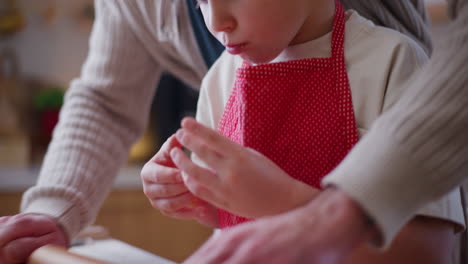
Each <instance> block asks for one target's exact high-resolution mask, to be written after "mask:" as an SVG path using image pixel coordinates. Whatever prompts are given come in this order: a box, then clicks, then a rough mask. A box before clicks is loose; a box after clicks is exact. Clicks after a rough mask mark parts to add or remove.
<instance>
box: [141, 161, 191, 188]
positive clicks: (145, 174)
mask: <svg viewBox="0 0 468 264" xmlns="http://www.w3.org/2000/svg"><path fill="white" fill-rule="evenodd" d="M140 176H141V179H142V180H143V182H144V183H159V184H169V183H173V184H174V183H183V182H184V181H183V179H182V175H181V174H180V170H179V169H176V168H172V167H166V166H161V165H159V164H156V163H151V162H149V163H146V164H145V166H143V168H142V169H141V173H140Z"/></svg>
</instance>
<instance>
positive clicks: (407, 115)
mask: <svg viewBox="0 0 468 264" xmlns="http://www.w3.org/2000/svg"><path fill="white" fill-rule="evenodd" d="M366 2H369V1H366ZM376 2H377V1H376ZM450 8H451V13H452V15H453V17H454V21H453V22H452V23H451V25H450V26H449V27H448V28H447V30H446V34H445V39H444V40H443V41H442V43H441V45H440V46H438V47H435V50H434V54H433V56H432V58H431V60H430V62H429V63H428V64H427V65H426V66H425V67H423V69H422V70H421V71H420V72H419V73H418V74H417V75H416V76H414V78H413V79H412V80H411V81H410V82H409V83H408V84H407V85H409V86H410V87H409V88H408V89H407V92H406V94H404V95H403V97H402V99H401V100H400V101H399V102H398V103H397V104H395V105H394V107H393V108H392V109H391V110H389V111H388V112H387V113H385V114H384V115H382V116H381V118H379V119H378V121H376V123H374V127H373V128H372V129H371V130H370V131H369V133H368V134H367V135H366V136H365V137H364V138H363V139H362V140H361V141H360V142H359V143H358V145H357V146H356V147H355V148H354V149H353V150H352V152H351V153H350V155H348V157H347V158H346V159H345V160H344V161H343V162H342V164H340V166H338V167H337V168H336V169H335V170H334V171H333V172H332V173H331V174H330V175H329V176H328V178H326V179H325V181H324V184H334V185H337V186H339V187H340V188H341V189H343V190H345V191H346V192H347V193H348V194H349V195H351V196H352V197H353V198H354V199H355V200H357V201H358V202H359V203H360V204H361V206H362V207H363V208H364V209H365V210H366V211H367V212H368V213H369V214H370V215H371V216H372V217H373V218H374V220H375V221H376V224H377V225H378V227H379V228H380V230H381V231H382V234H383V238H384V241H383V242H384V244H388V243H389V242H391V240H392V238H393V237H394V236H395V234H396V233H397V232H398V230H399V229H400V228H401V226H402V225H404V224H405V222H406V221H407V220H408V219H410V217H412V216H413V214H414V213H415V212H416V211H417V210H418V209H419V208H421V207H422V206H423V205H424V204H426V203H427V202H429V201H433V200H435V199H437V198H439V197H441V196H442V195H443V194H445V193H447V192H448V191H449V190H451V189H453V188H454V187H456V186H457V185H459V184H461V183H462V182H463V180H464V179H467V178H468V107H467V106H468V66H467V64H466V63H467V61H468V45H467V42H468V27H467V24H468V1H467V0H458V1H457V0H453V1H450ZM356 164H359V166H356Z"/></svg>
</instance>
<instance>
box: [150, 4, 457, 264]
mask: <svg viewBox="0 0 468 264" xmlns="http://www.w3.org/2000/svg"><path fill="white" fill-rule="evenodd" d="M200 7H201V9H202V12H203V14H204V17H205V22H206V23H207V26H208V28H209V29H210V31H211V32H212V34H213V35H214V36H215V37H217V38H218V40H220V41H221V42H222V43H223V44H224V45H225V46H226V49H227V52H225V53H224V54H223V55H222V56H221V58H220V59H219V60H218V61H217V62H216V63H215V65H214V66H213V67H212V69H211V70H210V72H209V73H208V75H207V76H206V77H205V79H204V82H203V84H202V90H201V94H200V99H199V105H198V110H197V119H198V120H199V121H200V122H202V123H204V124H206V125H208V126H209V127H211V128H217V129H218V131H219V132H220V133H221V134H223V135H224V136H226V137H228V138H230V139H231V140H232V141H234V142H236V143H238V144H240V145H242V146H246V147H249V148H252V149H254V150H256V151H258V152H260V153H262V154H263V155H265V156H266V157H268V158H269V159H271V160H272V161H273V162H275V163H276V164H277V165H279V166H280V167H281V168H282V169H283V170H284V171H285V172H286V173H287V174H288V175H290V177H289V176H284V177H280V176H278V175H277V174H275V177H270V178H265V177H263V178H261V177H259V176H258V175H257V174H255V173H249V174H243V175H230V176H232V177H233V178H232V179H229V180H226V179H225V178H224V177H225V176H226V175H227V174H226V173H222V171H218V170H215V171H214V170H213V168H211V167H212V166H210V168H209V169H207V170H204V171H203V170H200V169H198V168H197V169H194V170H187V169H185V168H187V166H186V165H184V164H183V163H187V162H188V161H187V160H184V159H183V158H181V157H180V151H177V150H175V151H172V152H171V154H173V155H175V156H173V157H178V158H176V159H173V160H171V161H170V162H166V163H160V165H161V168H160V170H159V173H160V175H163V174H164V172H163V171H162V170H163V168H162V167H171V166H173V165H175V166H173V168H172V170H171V173H172V174H173V175H176V174H177V173H178V169H182V168H184V169H182V172H183V175H184V181H185V183H186V184H187V185H192V186H194V185H193V184H189V183H188V182H189V181H192V182H193V181H199V182H200V184H198V186H199V188H197V189H193V188H191V189H190V190H191V191H192V192H193V193H195V194H197V196H200V197H201V198H202V199H204V200H206V201H208V202H210V203H211V204H213V205H216V206H217V207H218V208H221V209H220V210H219V211H218V212H219V214H218V216H219V218H218V221H216V220H215V218H214V216H215V214H214V213H213V212H214V210H212V209H213V206H210V205H209V204H202V205H199V206H197V208H200V207H204V208H205V211H204V213H200V212H195V213H194V214H192V217H193V218H196V219H198V220H201V219H200V218H201V217H205V218H204V219H203V220H202V222H205V223H207V222H209V223H210V225H212V226H213V225H215V226H216V225H217V226H219V227H221V228H224V227H228V226H232V225H236V224H239V223H242V222H244V221H246V220H247V218H258V217H262V216H267V215H272V214H276V213H281V212H284V211H287V210H291V209H293V208H295V207H297V206H300V205H302V204H304V203H305V202H307V201H308V200H310V199H312V198H313V196H314V195H315V194H316V193H317V192H318V191H319V190H318V188H319V187H320V181H321V178H322V177H323V176H325V175H326V174H327V173H328V172H330V171H331V170H332V169H333V168H334V167H335V166H336V165H337V164H338V163H339V162H340V161H341V160H342V159H343V157H344V156H345V155H346V154H347V152H348V151H349V150H350V149H351V148H352V146H353V145H354V144H355V143H356V142H357V139H358V136H362V135H363V134H364V133H365V131H366V129H368V128H369V127H370V125H371V123H372V122H373V120H375V119H376V117H377V116H378V115H379V114H380V113H381V112H383V111H385V110H387V109H388V108H389V107H391V105H392V104H393V102H395V100H396V99H397V98H398V96H399V95H400V93H401V91H400V90H399V88H400V87H403V85H402V84H403V83H404V82H405V81H407V80H408V78H409V77H410V76H411V74H412V73H413V72H414V71H415V70H417V69H418V67H419V66H420V65H421V64H422V63H423V62H424V60H425V59H426V57H425V55H424V53H423V52H422V50H421V49H420V48H419V47H418V46H417V45H416V44H415V43H414V42H413V41H411V40H410V39H408V38H406V37H404V36H403V35H401V34H398V33H396V32H394V31H391V30H388V29H384V28H380V27H376V26H374V25H373V24H372V23H371V22H369V21H367V20H365V19H364V18H362V17H360V16H359V15H358V14H357V13H356V12H353V11H349V12H347V13H344V11H343V8H342V6H341V4H340V3H339V2H334V1H331V0H315V1H309V0H293V1H288V3H287V4H286V5H285V4H284V2H283V1H279V0H234V1H227V2H223V1H217V0H204V1H200ZM330 43H331V44H330ZM229 53H230V54H229ZM233 55H234V56H233ZM236 70H237V73H236ZM234 77H236V80H235V81H234ZM231 88H232V90H231ZM182 137H183V136H182ZM182 137H181V135H179V136H178V138H179V139H181V138H182ZM181 141H183V140H182V139H181ZM183 142H184V144H186V145H187V147H188V148H189V149H191V150H193V149H192V148H191V147H190V146H188V145H189V144H196V143H188V142H187V141H186V140H185V141H183ZM179 144H180V143H178V142H177V140H176V139H175V138H171V139H170V140H169V142H168V143H167V144H166V145H165V147H163V148H162V149H161V151H160V153H165V154H159V155H163V156H166V157H168V156H169V155H168V152H169V150H170V149H171V148H173V147H177V146H179ZM208 147H209V146H208ZM195 154H199V153H197V151H195ZM157 155H158V154H157ZM171 157H172V156H171ZM168 160H170V158H168ZM194 160H196V157H194ZM172 162H174V163H175V164H173V163H172ZM156 163H157V161H156ZM208 165H210V164H208ZM242 165H243V164H238V166H242ZM191 168H196V167H194V166H191ZM167 169H168V168H164V170H167ZM201 174H206V175H209V174H211V176H213V175H216V174H217V175H218V176H219V177H218V178H216V177H211V178H210V177H205V176H201ZM283 174H285V173H283ZM142 175H143V173H142ZM234 177H237V178H234ZM144 178H145V177H144ZM208 178H210V179H214V180H212V181H211V182H210V183H208V182H207V181H206V179H208ZM216 181H219V182H222V181H225V182H227V183H228V184H224V185H222V183H219V184H218V183H217V182H216ZM174 183H176V182H174ZM217 184H218V185H217ZM144 185H145V186H146V187H145V189H146V190H145V193H147V196H148V197H149V198H150V199H151V200H157V199H154V198H155V197H157V195H151V191H150V189H151V188H150V185H151V183H150V181H148V180H147V181H145V184H144ZM181 185H182V183H178V184H177V185H176V186H177V187H174V186H171V187H170V188H169V186H166V187H168V188H166V191H167V192H166V194H177V195H173V196H174V197H176V196H179V195H185V198H184V199H179V201H178V203H177V206H175V207H174V208H172V209H176V210H174V211H178V210H179V209H180V210H181V211H178V213H180V214H179V215H177V214H174V215H175V216H179V217H184V214H185V216H187V215H190V213H187V212H189V211H190V209H189V208H190V207H191V206H190V195H188V196H187V194H186V193H185V191H186V189H184V188H183V187H182V186H181ZM200 186H201V187H200ZM219 186H223V188H217V187H219ZM174 189H178V190H177V191H174ZM217 189H218V191H217ZM219 190H222V191H219ZM291 190H294V191H291ZM151 196H153V197H151ZM170 196H171V195H166V197H170ZM159 197H161V196H159ZM179 198H180V196H179ZM159 200H161V199H159ZM163 200H164V199H163ZM159 202H160V203H159V204H158V203H157V202H155V203H153V206H155V207H157V208H159V209H162V210H163V212H164V211H166V213H167V212H168V211H170V210H168V208H167V206H162V203H161V201H159ZM206 208H208V209H206ZM222 209H224V210H222ZM206 210H209V212H210V213H209V215H210V216H209V217H207V214H206V212H208V211H206ZM168 214H171V213H168ZM420 215H421V216H418V217H416V218H415V219H414V220H413V221H412V222H411V223H410V224H408V226H407V227H406V229H405V232H402V235H401V237H399V238H397V240H396V242H395V245H397V247H395V249H393V248H392V249H391V250H390V251H389V252H388V253H386V254H385V255H380V254H376V255H374V253H372V252H371V251H370V250H367V249H362V250H361V251H358V252H357V253H356V254H357V255H356V256H355V257H353V258H352V260H351V261H353V263H367V262H370V261H374V262H376V263H381V262H382V263H383V261H390V260H391V261H393V263H404V261H407V262H408V258H405V253H407V252H405V250H408V249H412V250H413V251H415V252H413V253H414V254H415V255H417V256H418V254H419V255H420V256H422V257H424V255H425V254H427V253H428V252H429V248H430V247H431V245H429V244H430V242H432V243H433V241H430V240H428V239H427V238H428V237H429V238H430V239H432V240H435V241H438V242H439V244H437V247H436V250H435V251H434V250H431V253H434V252H435V253H434V254H435V257H434V258H433V259H434V260H435V261H437V260H440V261H445V260H446V258H447V255H446V254H445V253H446V252H450V248H451V245H450V243H446V242H447V241H451V239H453V238H451V237H452V236H453V235H452V233H453V231H454V230H455V228H456V227H460V226H463V225H464V221H463V214H462V208H461V203H460V197H459V196H458V193H457V192H454V193H452V194H450V195H448V196H446V197H444V198H443V199H441V200H440V201H438V202H436V203H434V204H433V205H432V206H429V207H428V208H426V209H425V210H423V211H422V212H421V213H420ZM207 219H210V220H207ZM427 219H430V220H429V221H426V220H427ZM421 230H424V232H421ZM441 231H442V232H441ZM441 234H443V235H441ZM442 238H448V239H445V240H443V239H442ZM412 261H414V259H412Z"/></svg>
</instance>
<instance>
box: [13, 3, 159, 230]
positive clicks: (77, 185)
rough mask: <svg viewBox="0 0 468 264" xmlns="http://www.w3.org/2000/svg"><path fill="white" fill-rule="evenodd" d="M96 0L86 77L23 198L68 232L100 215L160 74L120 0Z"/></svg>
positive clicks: (25, 207) (75, 86) (29, 209)
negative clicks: (130, 22)
mask: <svg viewBox="0 0 468 264" xmlns="http://www.w3.org/2000/svg"><path fill="white" fill-rule="evenodd" d="M95 4H96V20H95V23H94V26H93V31H92V34H91V38H90V47H89V54H88V57H87V60H86V62H85V64H84V66H83V68H82V72H81V77H80V78H78V79H76V80H74V81H73V82H72V84H71V87H70V88H69V90H68V92H67V94H66V97H65V103H64V106H63V108H62V111H61V113H60V121H59V123H58V126H57V128H56V129H55V131H54V135H53V139H52V142H51V144H50V146H49V149H48V152H47V154H46V156H45V160H44V163H43V167H42V170H41V172H40V176H39V180H38V182H37V185H36V186H34V187H32V188H31V189H29V190H28V191H27V192H26V193H25V195H24V197H23V201H22V205H21V208H22V209H21V211H22V212H23V213H39V214H45V215H49V216H52V217H54V218H56V219H57V220H58V222H59V223H60V224H61V226H62V227H63V228H64V230H65V231H66V233H67V234H68V237H69V238H73V236H74V235H75V234H77V233H78V232H79V231H80V230H81V229H82V228H83V227H84V226H86V225H87V224H89V223H90V222H92V221H93V220H94V218H95V216H96V214H97V212H98V210H99V208H100V206H101V204H102V202H103V200H104V199H105V197H106V195H107V193H108V192H109V190H110V188H111V186H112V181H113V179H114V177H115V175H116V174H117V171H118V169H119V167H121V166H122V165H123V163H124V162H125V161H126V158H127V155H128V150H129V148H130V146H131V144H132V143H133V142H134V141H135V140H136V139H137V137H138V136H139V135H140V134H141V133H142V131H143V128H144V126H145V123H146V120H147V118H148V113H149V107H150V104H151V99H152V97H153V93H154V90H155V86H156V82H157V79H158V78H159V76H160V67H159V66H158V65H157V64H156V63H155V62H154V61H153V60H152V59H151V56H150V55H149V54H148V53H147V51H146V49H145V48H144V47H143V45H142V44H141V43H140V41H139V40H138V39H137V38H136V36H135V35H134V33H133V32H132V30H131V29H130V28H129V25H128V24H127V22H126V21H125V19H124V18H123V16H122V15H121V14H120V13H119V10H118V9H117V6H116V5H117V1H107V0H96V1H95ZM71 52H73V51H71Z"/></svg>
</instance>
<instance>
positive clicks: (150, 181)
mask: <svg viewBox="0 0 468 264" xmlns="http://www.w3.org/2000/svg"><path fill="white" fill-rule="evenodd" d="M180 146H181V144H180V143H179V142H178V141H177V139H176V138H175V136H171V137H170V138H169V139H168V140H167V141H166V142H165V143H164V144H163V146H162V147H161V149H160V150H159V151H158V153H156V155H154V157H153V158H151V160H149V161H148V162H147V163H146V164H145V166H143V169H142V171H141V179H142V181H143V191H144V193H145V195H146V197H147V198H148V199H149V201H150V203H151V205H152V206H153V207H154V208H156V209H158V210H160V211H161V213H162V214H164V215H166V216H170V217H174V218H181V219H195V220H197V221H198V222H200V223H202V224H205V225H208V226H210V227H217V226H218V216H217V211H216V208H215V207H213V206H212V205H210V204H208V203H207V202H204V201H202V200H200V199H198V198H196V197H195V196H194V195H193V194H191V193H190V192H189V190H188V189H187V187H186V186H185V184H184V182H183V180H182V177H181V172H180V170H179V169H177V167H176V166H175V164H174V163H173V162H172V159H171V157H170V155H169V152H170V150H171V149H172V148H175V147H180Z"/></svg>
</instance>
